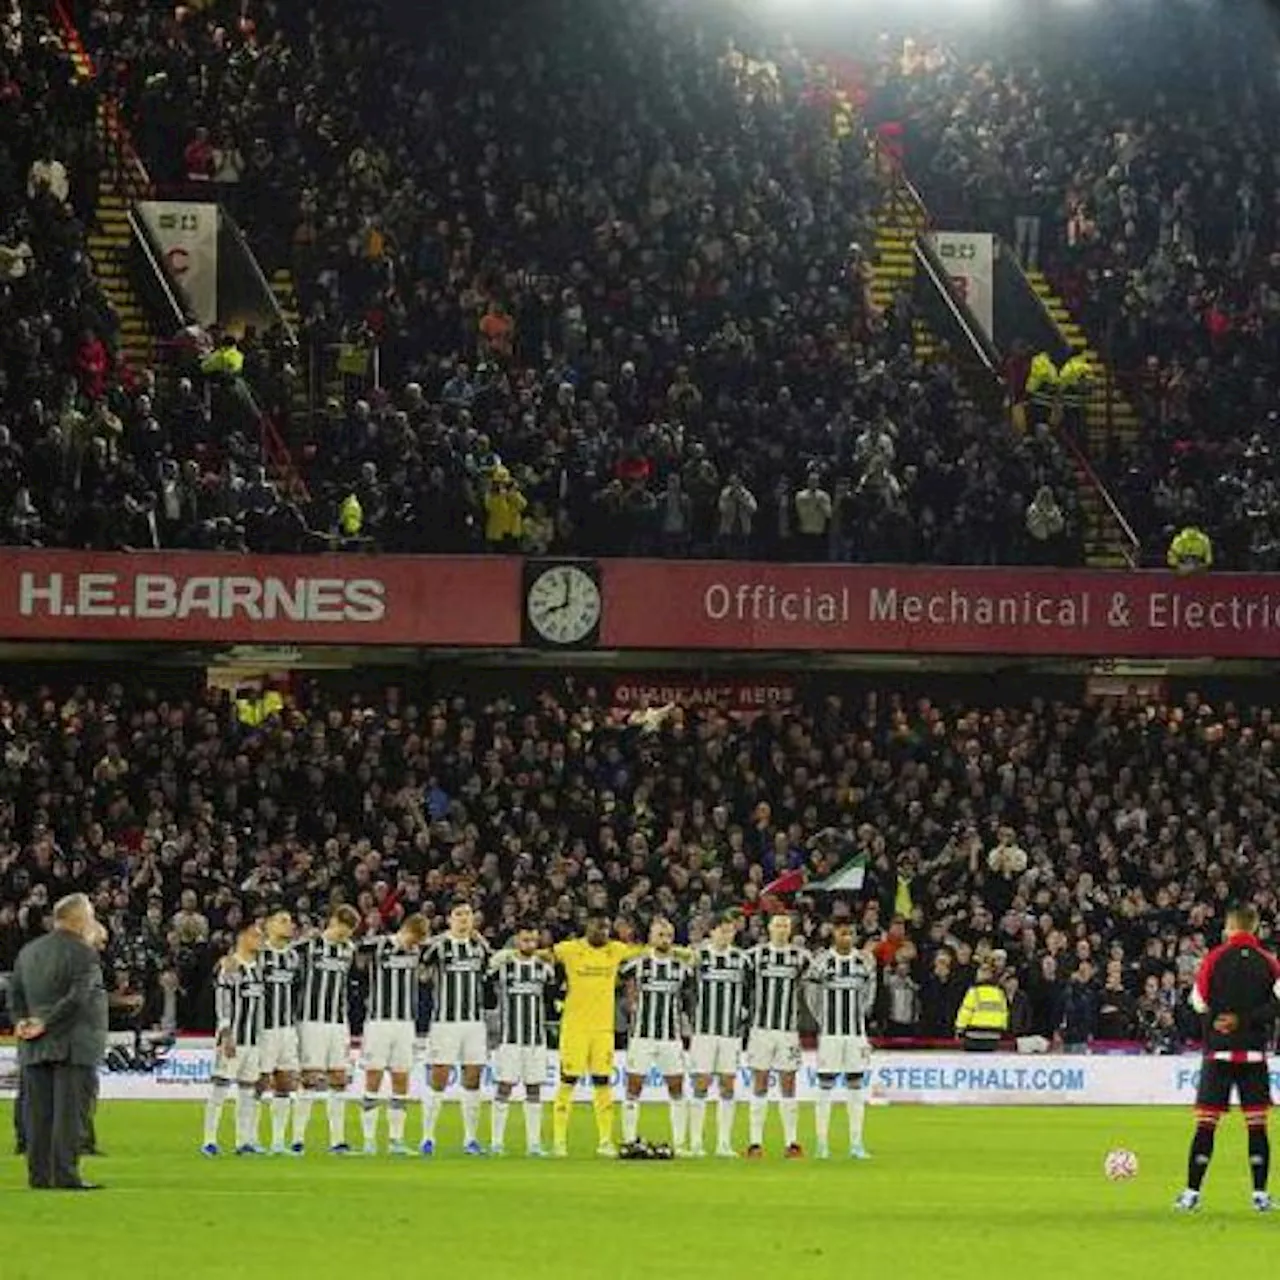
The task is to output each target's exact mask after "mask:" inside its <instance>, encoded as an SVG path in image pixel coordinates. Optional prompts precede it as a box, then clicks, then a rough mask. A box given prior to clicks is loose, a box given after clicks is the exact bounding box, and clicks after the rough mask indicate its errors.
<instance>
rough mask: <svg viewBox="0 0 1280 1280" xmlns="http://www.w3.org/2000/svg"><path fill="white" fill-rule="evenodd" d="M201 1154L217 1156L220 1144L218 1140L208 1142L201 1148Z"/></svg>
mask: <svg viewBox="0 0 1280 1280" xmlns="http://www.w3.org/2000/svg"><path fill="white" fill-rule="evenodd" d="M200 1154H201V1155H202V1156H216V1155H217V1154H218V1144H217V1143H216V1142H206V1143H205V1144H204V1146H203V1147H201V1148H200Z"/></svg>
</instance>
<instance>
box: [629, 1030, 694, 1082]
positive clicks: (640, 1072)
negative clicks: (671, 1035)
mask: <svg viewBox="0 0 1280 1280" xmlns="http://www.w3.org/2000/svg"><path fill="white" fill-rule="evenodd" d="M655 1067H656V1068H657V1071H658V1074H659V1075H660V1076H666V1077H670V1076H682V1075H684V1046H683V1045H682V1044H681V1043H680V1041H679V1040H648V1039H643V1038H637V1039H635V1040H632V1041H631V1043H630V1044H629V1045H627V1075H629V1076H647V1075H648V1074H649V1072H650V1071H652V1070H653V1069H654V1068H655Z"/></svg>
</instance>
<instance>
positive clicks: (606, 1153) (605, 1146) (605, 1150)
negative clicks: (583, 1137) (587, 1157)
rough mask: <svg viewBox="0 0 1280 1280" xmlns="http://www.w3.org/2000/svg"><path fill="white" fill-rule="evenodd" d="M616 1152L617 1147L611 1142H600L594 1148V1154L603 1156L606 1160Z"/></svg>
mask: <svg viewBox="0 0 1280 1280" xmlns="http://www.w3.org/2000/svg"><path fill="white" fill-rule="evenodd" d="M617 1154H618V1148H617V1147H615V1146H614V1145H613V1143H612V1142H608V1141H605V1142H602V1143H601V1144H600V1145H599V1146H598V1147H597V1148H596V1155H598V1156H603V1157H604V1158H605V1159H606V1160H612V1159H613V1158H614V1157H616V1156H617Z"/></svg>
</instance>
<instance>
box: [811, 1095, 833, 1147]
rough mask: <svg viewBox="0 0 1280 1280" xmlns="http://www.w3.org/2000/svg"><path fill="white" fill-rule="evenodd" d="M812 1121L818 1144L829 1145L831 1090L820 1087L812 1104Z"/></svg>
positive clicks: (821, 1145)
mask: <svg viewBox="0 0 1280 1280" xmlns="http://www.w3.org/2000/svg"><path fill="white" fill-rule="evenodd" d="M813 1121H814V1125H815V1127H816V1128H817V1130H818V1146H820V1147H825V1146H829V1145H830V1142H831V1090H830V1089H821V1090H820V1091H819V1093H818V1100H817V1102H815V1103H814V1106H813Z"/></svg>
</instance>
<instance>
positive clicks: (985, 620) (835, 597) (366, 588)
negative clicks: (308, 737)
mask: <svg viewBox="0 0 1280 1280" xmlns="http://www.w3.org/2000/svg"><path fill="white" fill-rule="evenodd" d="M599 569H600V584H601V590H602V594H603V597H604V607H603V618H602V621H601V625H600V639H599V644H600V647H601V648H605V649H620V650H668V651H688V650H698V651H706V652H716V653H731V652H734V651H740V652H757V653H759V652H813V651H829V652H833V653H840V652H845V653H904V652H905V653H922V654H927V653H990V654H1002V655H1009V656H1018V655H1023V654H1033V655H1040V656H1054V655H1061V656H1065V657H1071V656H1076V657H1089V658H1112V657H1115V658H1118V657H1129V658H1275V657H1277V656H1280V575H1266V574H1237V575H1232V574H1221V575H1219V574H1203V575H1198V576H1192V577H1178V576H1176V575H1174V574H1170V573H1161V572H1152V573H1105V572H1090V571H1086V570H1079V571H1074V572H1073V571H1060V570H1054V569H946V568H937V567H931V568H917V567H906V566H901V565H886V566H878V567H877V566H866V565H779V564H747V563H739V562H734V561H727V560H726V561H655V560H608V561H603V562H601V564H600V566H599ZM522 610H523V601H522V600H521V562H520V561H519V560H517V559H514V558H506V557H499V556H420V557H415V556H355V555H351V556H339V555H333V556H237V555H222V554H202V553H196V552H191V553H184V552H173V553H169V552H143V553H139V554H134V555H125V554H112V553H107V552H103V553H94V552H74V551H34V550H25V549H18V548H8V549H6V551H5V554H4V556H3V557H0V639H7V640H46V639H47V640H84V641H90V640H110V641H128V640H135V641H156V640H168V641H178V642H185V643H190V644H273V643H280V644H398V645H422V646H435V647H440V648H450V647H455V646H477V645H478V646H485V647H492V648H509V647H515V646H517V645H519V644H520V643H521V625H520V619H521V613H522ZM570 652H571V651H570ZM624 684H625V685H626V687H627V691H628V694H629V695H630V694H632V693H634V695H635V698H636V700H637V701H641V700H642V699H641V695H643V700H647V701H653V700H654V699H655V698H656V699H658V700H664V699H665V696H666V693H667V692H668V686H670V688H671V689H673V690H674V689H676V686H678V685H680V684H681V682H680V681H679V680H677V681H674V682H673V681H671V680H669V679H664V678H657V679H653V678H650V677H644V678H643V679H639V678H638V679H636V680H634V681H624ZM690 684H691V686H697V688H699V689H701V690H702V691H703V693H704V694H705V695H706V696H708V697H712V696H713V697H714V699H716V700H719V699H721V698H723V696H725V691H726V689H728V696H729V697H731V698H733V699H738V700H739V703H740V705H745V706H750V707H752V708H755V709H759V708H760V707H761V706H769V705H776V704H777V703H778V702H780V701H785V698H784V695H783V692H782V691H783V690H784V689H785V688H787V687H789V685H790V682H789V681H788V680H786V679H779V680H777V681H773V680H771V679H769V680H740V681H738V682H737V684H736V685H734V686H733V688H728V686H726V685H725V684H724V683H723V682H721V681H719V680H718V679H711V680H694V681H692V682H690Z"/></svg>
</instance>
